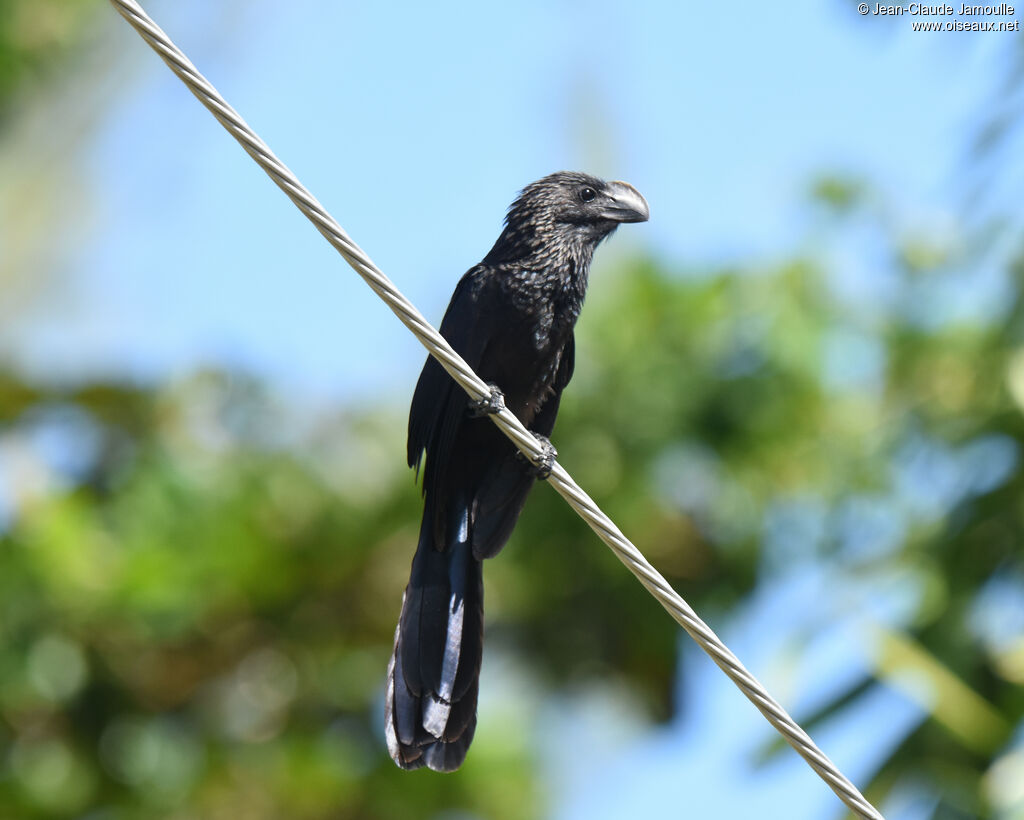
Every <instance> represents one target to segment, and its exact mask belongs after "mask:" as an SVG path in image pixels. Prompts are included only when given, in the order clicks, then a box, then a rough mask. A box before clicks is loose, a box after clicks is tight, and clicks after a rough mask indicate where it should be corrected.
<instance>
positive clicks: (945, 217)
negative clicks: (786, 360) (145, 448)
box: [21, 0, 1007, 400]
mask: <svg viewBox="0 0 1024 820" xmlns="http://www.w3.org/2000/svg"><path fill="white" fill-rule="evenodd" d="M150 8H151V10H152V11H153V13H154V14H155V15H156V16H157V17H158V22H160V23H161V24H162V25H163V26H164V28H166V29H167V30H168V31H169V32H170V33H171V35H172V36H173V37H174V38H175V39H176V40H177V41H178V43H179V45H181V46H182V47H183V48H184V49H185V51H186V52H187V53H188V54H189V55H190V56H191V58H192V59H193V61H194V62H195V63H196V64H197V65H198V66H199V68H200V70H202V71H203V72H204V73H206V75H207V76H208V77H209V78H210V79H211V80H212V81H213V82H214V84H215V85H217V86H218V87H219V88H220V90H221V92H222V93H223V94H225V96H226V97H227V98H228V100H229V102H231V103H232V104H233V105H234V107H235V108H236V109H237V110H239V111H240V112H241V113H242V115H243V116H244V117H245V118H246V119H247V120H248V121H249V122H250V124H251V125H253V126H254V128H255V129H256V130H257V131H258V132H259V133H260V134H261V135H262V136H263V138H264V139H265V140H266V141H267V142H268V143H269V144H270V146H271V147H272V148H273V150H274V151H275V152H276V153H277V154H278V156H279V157H281V158H282V159H283V160H284V161H285V162H286V163H287V164H289V165H290V166H291V167H292V169H293V170H294V171H296V173H297V174H298V175H299V177H300V179H302V180H303V181H304V182H305V184H306V185H307V186H308V187H309V188H310V189H311V190H312V191H313V193H314V195H316V196H317V197H318V198H319V199H320V200H321V202H323V203H324V204H325V205H326V206H327V207H328V209H329V210H331V212H332V213H333V214H334V216H335V217H336V218H337V219H338V221H339V222H340V223H341V224H342V225H343V226H344V227H345V228H346V230H347V231H348V232H349V233H350V234H351V235H352V237H353V238H354V239H355V240H356V241H357V242H358V243H359V244H360V245H362V247H363V248H365V249H366V250H367V251H368V252H369V253H370V255H371V256H372V257H373V258H374V260H375V261H376V262H377V264H378V265H380V266H381V267H382V268H383V269H384V271H385V272H386V273H388V275H389V276H390V277H391V278H392V279H393V280H394V281H395V282H396V283H397V284H398V285H399V287H400V288H402V289H403V290H404V291H405V293H406V294H407V295H408V296H409V297H410V298H411V299H412V300H413V301H414V302H415V303H416V304H418V305H419V306H420V308H421V310H422V311H423V312H424V313H425V314H426V315H427V317H428V318H431V319H432V320H434V321H436V320H438V319H439V317H440V314H441V312H442V311H443V309H444V305H445V303H446V302H447V298H448V296H449V294H450V293H451V289H452V286H453V285H454V282H455V281H456V280H457V278H458V276H459V275H461V273H462V272H463V271H464V270H465V269H466V268H468V267H469V266H470V265H471V264H473V263H474V262H475V261H476V260H478V259H479V258H480V257H481V256H482V255H483V253H485V252H486V250H487V249H488V248H489V246H490V244H491V242H492V241H493V239H494V237H495V236H496V235H497V232H498V230H499V228H500V221H501V218H502V216H503V214H504V210H505V208H506V207H507V205H508V203H509V202H510V201H511V199H512V197H513V196H514V195H515V193H516V191H517V190H518V189H519V188H520V187H522V186H523V185H524V184H525V183H527V182H529V181H531V180H533V179H535V178H537V177H539V176H542V175H544V174H546V173H548V172H550V171H552V170H556V169H559V168H577V169H582V170H588V171H592V172H595V173H597V174H600V175H604V176H609V177H616V178H622V179H626V180H628V181H630V182H632V183H633V184H634V185H636V186H637V187H638V188H639V189H640V190H641V191H642V192H643V193H644V194H645V195H646V197H647V199H648V200H649V202H650V204H651V210H652V219H651V222H650V223H649V224H647V225H644V226H631V230H630V231H629V232H628V233H627V232H626V231H622V232H620V234H619V235H618V236H617V237H616V238H615V239H614V240H613V243H612V245H611V246H610V247H614V248H616V249H617V251H622V250H623V249H624V248H628V247H630V246H633V247H636V246H640V245H643V246H647V247H649V248H652V249H653V250H654V251H655V252H657V253H659V254H661V255H662V256H664V257H665V258H667V259H669V260H670V261H674V262H681V263H683V262H685V263H688V264H693V263H703V262H716V261H728V260H731V259H749V258H751V257H759V256H771V255H773V254H782V253H785V252H788V251H792V250H793V249H794V247H796V246H797V245H798V243H799V242H800V240H801V238H802V237H804V236H805V235H806V228H807V225H806V209H805V208H804V207H803V202H804V192H805V190H806V187H807V185H808V184H809V182H810V180H811V179H812V178H813V177H814V175H815V174H817V173H819V172H822V171H827V170H832V169H837V168H838V169H842V170H844V171H852V172H854V173H860V174H863V175H865V176H866V177H867V178H868V179H869V180H871V181H872V182H873V183H874V184H876V185H878V187H879V188H881V189H882V191H883V192H884V193H885V194H886V195H887V196H888V197H889V198H890V200H891V201H892V202H893V204H894V210H896V211H897V212H899V213H901V214H902V215H903V216H904V217H905V218H906V219H908V220H918V221H923V222H929V221H931V222H934V221H938V222H940V223H946V222H950V221H955V220H956V219H958V218H959V217H958V214H959V213H960V212H961V211H962V210H963V208H962V200H963V186H962V185H960V184H958V177H957V173H956V172H957V170H958V168H959V167H960V166H961V164H962V163H963V162H964V157H965V156H966V151H967V145H968V137H969V136H970V133H971V132H970V128H971V127H972V126H975V125H976V124H977V123H978V122H979V119H980V117H982V116H983V115H984V114H985V113H986V112H987V111H990V110H991V105H992V99H993V98H994V97H995V94H996V90H997V88H998V80H999V79H1001V76H1002V74H1004V73H1005V66H1004V65H1003V64H1002V61H1005V60H1006V58H1007V51H1006V48H1005V44H1004V42H1003V41H1001V40H1000V39H999V38H998V37H996V36H989V35H983V34H969V33H967V34H964V33H961V34H950V35H939V36H936V35H926V34H914V33H911V32H910V30H909V24H908V23H907V22H906V21H905V20H893V19H886V20H882V19H879V20H871V19H870V18H869V19H867V20H864V19H862V18H859V17H858V16H857V15H856V14H855V13H854V11H853V10H852V7H848V6H847V5H846V4H844V3H842V2H832V3H812V2H801V3H795V4H790V5H789V6H788V7H787V11H786V12H785V13H779V11H778V10H777V9H775V8H772V7H769V6H765V5H763V4H750V5H749V6H747V7H745V8H742V9H740V8H734V7H731V6H722V5H720V4H699V5H692V6H688V5H687V4H671V3H646V4H634V5H632V6H630V7H629V8H628V9H627V8H626V6H625V5H624V4H612V3H591V4H583V3H579V2H561V3H540V2H530V3H524V4H519V5H517V7H516V10H515V12H514V13H512V12H511V11H510V10H504V11H502V10H499V9H497V8H496V7H494V8H492V7H490V6H478V5H473V4H468V3H463V4H459V3H447V4H441V5H439V6H436V5H420V4H415V5H414V4H409V5H407V6H402V7H400V8H397V9H395V8H391V9H388V8H387V7H384V6H373V5H371V4H347V3H345V4H335V3H314V2H312V1H311V0H303V1H302V2H296V3H291V4H287V5H284V4H275V3H270V2H262V0H261V1H260V2H248V3H227V4H219V5H218V6H216V8H211V7H210V5H209V4H207V3H198V2H188V3H183V2H179V3H173V4H172V3H152V4H151V5H150ZM109 28H110V31H109V37H108V39H107V41H106V47H107V48H112V49H114V50H115V52H116V53H117V54H118V62H117V65H116V68H117V70H118V71H119V72H120V74H119V80H118V82H119V83H120V85H121V87H120V88H119V89H118V91H117V93H116V94H115V96H114V102H113V103H112V106H111V108H110V110H109V112H108V114H107V115H106V117H105V118H104V120H103V121H102V123H101V125H100V126H99V127H98V129H97V130H96V131H95V133H94V134H93V135H92V138H91V139H90V140H89V141H88V142H87V143H85V145H84V146H83V148H82V157H81V162H82V167H83V171H84V174H85V176H86V179H87V180H88V182H89V185H90V190H91V196H92V198H93V199H92V203H91V207H90V213H89V214H88V219H89V226H90V230H89V233H88V235H87V236H88V238H87V239H86V241H85V243H84V246H83V244H81V243H78V242H76V244H75V246H74V247H73V248H69V249H68V250H69V252H68V253H67V254H66V257H65V261H64V266H63V270H62V275H63V276H64V278H65V280H66V281H67V282H69V283H70V289H71V291H72V292H73V293H74V294H75V297H74V298H73V299H70V300H67V302H66V304H65V305H64V306H63V307H61V308H59V309H54V308H53V307H52V306H50V305H48V306H47V309H46V310H44V311H39V312H38V315H35V316H33V317H32V321H31V322H30V323H28V331H27V332H25V333H23V334H21V342H22V343H21V350H22V353H21V358H22V359H23V360H24V361H25V362H26V363H27V364H28V365H29V366H31V367H32V369H34V370H36V371H38V372H45V373H47V374H51V375H56V376H65V375H66V376H74V375H75V374H79V373H82V372H95V371H101V372H114V373H122V374H124V373H127V374H130V375H134V376H138V377H143V378H163V377H165V376H166V375H167V374H169V373H175V372H181V371H185V370H188V369H189V368H191V367H193V366H195V365H196V364H197V363H202V362H209V361H213V362H223V363H227V364H234V365H240V366H243V367H246V368H248V369H251V370H254V371H256V372H257V373H259V374H261V375H265V376H267V377H268V378H270V379H271V380H273V381H274V382H276V383H277V384H279V385H280V386H282V387H284V388H285V389H288V390H290V391H295V392H297V393H299V394H303V395H306V396H316V395H322V396H324V397H335V398H346V397H347V398H352V397H368V396H372V395H374V394H376V393H377V392H378V391H385V392H387V394H388V395H389V396H395V397H396V400H397V397H398V396H399V395H402V394H403V392H408V391H407V387H408V385H409V383H410V382H411V380H412V379H413V378H414V377H415V371H416V370H417V369H418V367H419V366H420V363H421V355H420V353H419V351H418V349H417V347H416V343H415V342H414V341H413V340H412V339H411V338H409V337H408V335H407V334H406V333H405V332H404V330H403V329H402V328H401V327H400V326H399V325H398V324H397V323H395V322H394V321H393V320H392V319H391V318H390V317H389V315H388V314H387V313H386V311H385V309H384V308H383V307H382V306H381V305H380V304H379V303H378V302H377V300H376V298H375V297H374V296H373V295H372V293H371V292H370V291H368V290H367V289H365V286H364V285H363V284H362V283H361V282H360V281H359V280H358V279H357V278H356V277H355V276H354V275H353V274H352V273H351V272H350V271H349V270H348V268H347V267H345V266H344V264H343V263H342V262H341V260H340V259H338V258H337V257H336V256H335V254H334V252H333V251H332V250H331V249H330V248H329V246H327V244H326V243H325V242H323V240H322V239H321V238H320V237H319V236H318V235H317V234H316V233H315V232H314V231H313V229H312V228H311V227H310V226H309V225H308V224H306V223H305V221H304V220H303V218H302V217H301V216H300V215H299V214H298V212H297V211H295V209H294V208H293V206H292V205H291V204H290V203H288V202H287V200H286V199H285V198H284V197H283V196H282V195H281V194H280V192H278V191H277V190H276V188H274V186H273V185H271V184H269V182H268V180H267V179H265V178H264V177H263V175H262V173H261V172H260V171H259V170H258V169H257V168H256V167H255V166H254V165H253V164H252V162H251V161H250V160H249V158H248V157H247V156H246V155H245V154H244V153H243V152H242V151H241V150H240V149H239V148H238V146H237V145H235V144H234V142H233V141H232V140H230V139H229V138H228V137H227V135H226V134H225V133H224V132H223V131H222V130H221V128H220V126H219V125H217V124H216V123H215V121H214V120H213V119H212V118H211V117H210V115H209V114H208V113H207V112H206V111H205V110H204V109H203V108H202V107H201V106H199V105H198V104H197V103H196V101H195V100H194V99H193V98H192V97H191V95H190V94H188V93H187V92H186V91H185V90H184V87H183V86H182V85H181V84H180V82H179V81H178V80H177V79H176V78H175V77H173V75H171V74H170V72H169V71H168V70H167V69H166V68H165V67H164V66H163V64H162V63H160V62H159V61H158V60H157V59H156V58H155V55H153V54H152V53H151V52H150V51H149V49H148V48H147V47H146V46H144V45H143V43H142V42H141V40H140V39H139V38H138V37H137V36H136V35H135V34H134V33H133V32H132V31H131V30H130V29H129V28H128V27H127V26H125V25H123V24H122V23H121V22H120V20H119V18H117V17H112V18H110V21H109ZM615 253H616V251H612V250H605V251H604V252H603V254H602V257H605V263H607V260H608V259H614V257H615ZM600 264H602V263H601V260H600V259H599V261H598V271H600ZM595 283H596V287H600V279H599V278H597V279H596V280H595ZM350 345H355V346H356V348H357V351H347V350H346V347H347V346H350ZM356 352H358V353H359V354H360V355H354V354H355V353H356Z"/></svg>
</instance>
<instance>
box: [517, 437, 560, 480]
mask: <svg viewBox="0 0 1024 820" xmlns="http://www.w3.org/2000/svg"><path fill="white" fill-rule="evenodd" d="M533 437H534V438H535V439H537V443H538V444H539V445H540V449H541V455H540V460H539V461H538V462H537V463H536V464H534V463H533V462H532V461H530V460H529V459H528V458H527V457H526V456H524V455H523V453H522V451H520V450H516V458H518V459H519V460H520V461H522V462H523V463H524V464H525V465H526V472H527V473H529V474H530V475H532V476H533V477H534V478H539V479H540V480H541V481H543V480H544V479H546V478H547V477H548V476H549V475H551V470H552V469H553V468H554V466H555V458H556V457H557V456H558V450H556V449H555V445H554V444H552V443H551V441H550V439H548V437H547V436H542V435H541V434H540V433H534V434H533Z"/></svg>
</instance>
